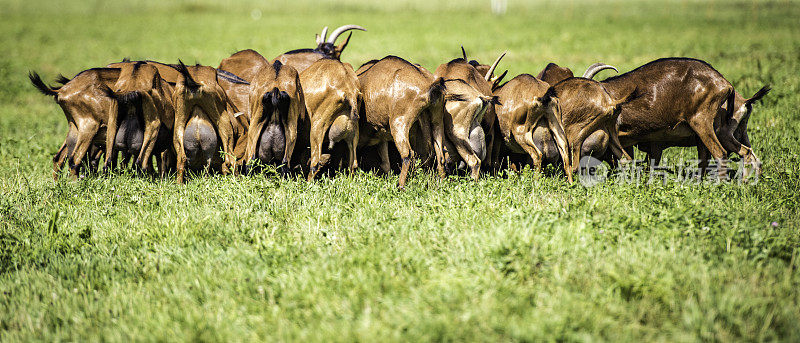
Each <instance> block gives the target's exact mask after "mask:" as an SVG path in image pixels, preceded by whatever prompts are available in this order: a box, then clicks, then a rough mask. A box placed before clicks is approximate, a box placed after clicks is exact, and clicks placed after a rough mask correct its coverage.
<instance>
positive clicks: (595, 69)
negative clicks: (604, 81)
mask: <svg viewBox="0 0 800 343" xmlns="http://www.w3.org/2000/svg"><path fill="white" fill-rule="evenodd" d="M605 69H613V70H614V71H615V72H618V73H619V70H617V68H614V66H610V65H608V64H604V63H595V64H592V65H590V66H589V68H586V71H585V72H583V77H584V78H587V79H591V78H593V77H594V76H595V75H597V73H599V72H601V71H603V70H605Z"/></svg>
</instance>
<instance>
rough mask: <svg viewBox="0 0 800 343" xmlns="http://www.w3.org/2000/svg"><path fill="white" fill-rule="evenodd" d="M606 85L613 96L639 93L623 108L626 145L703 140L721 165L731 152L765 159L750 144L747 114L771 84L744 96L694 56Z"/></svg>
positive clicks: (654, 65) (752, 160) (754, 161)
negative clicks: (744, 142)
mask: <svg viewBox="0 0 800 343" xmlns="http://www.w3.org/2000/svg"><path fill="white" fill-rule="evenodd" d="M603 85H604V87H605V88H606V89H607V90H608V91H609V92H610V93H611V94H612V95H613V96H617V97H618V96H620V95H619V94H624V93H633V94H634V95H635V96H634V98H633V99H632V100H631V101H629V102H627V103H625V104H623V105H622V107H621V112H620V118H619V132H620V141H621V142H622V145H623V146H626V147H628V146H632V145H637V144H638V145H640V146H645V145H649V144H651V143H655V144H657V146H658V147H659V150H662V149H664V148H666V147H669V146H682V145H683V146H685V145H695V144H696V145H698V146H700V145H701V144H699V143H697V142H698V141H699V142H700V143H702V147H703V148H705V149H707V151H708V152H709V153H710V154H711V156H712V157H713V158H714V159H715V160H716V161H717V165H718V166H719V168H720V169H721V170H724V168H725V166H724V163H723V161H722V159H723V158H725V157H726V156H727V155H728V154H729V153H736V154H738V155H739V156H742V158H743V159H744V162H746V163H752V164H753V165H754V166H756V167H757V168H758V167H759V164H760V161H759V160H758V157H756V155H755V154H754V153H753V150H752V149H751V148H750V146H749V137H747V134H746V129H747V119H748V118H749V115H750V112H751V110H752V103H753V102H754V101H756V100H758V99H761V98H762V97H763V96H764V95H766V94H767V92H768V91H769V87H768V86H767V87H764V88H762V89H761V90H760V91H758V92H757V93H756V94H755V95H754V96H753V97H752V98H750V99H744V98H743V97H741V96H737V94H736V92H735V91H734V88H733V86H732V85H731V83H730V82H728V80H726V79H725V78H724V77H723V76H722V74H720V73H719V72H718V71H717V70H716V69H714V68H713V67H712V66H711V65H710V64H708V63H707V62H704V61H701V60H697V59H691V58H664V59H659V60H655V61H653V62H650V63H647V64H645V65H643V66H641V67H639V68H637V69H635V70H633V71H630V72H627V73H625V74H622V75H618V76H615V77H612V78H609V79H606V80H605V81H603ZM737 99H738V101H737ZM723 108H724V110H721V109H723ZM742 140H746V141H747V142H746V144H743V143H742ZM653 153H655V151H653ZM700 153H701V157H704V158H703V160H704V161H703V162H702V163H703V166H702V167H704V165H707V157H708V156H707V155H706V156H702V155H703V150H702V149H701V150H700ZM658 155H660V153H659V154H658ZM756 172H760V169H756ZM721 175H723V173H721Z"/></svg>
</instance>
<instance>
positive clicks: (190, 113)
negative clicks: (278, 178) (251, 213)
mask: <svg viewBox="0 0 800 343" xmlns="http://www.w3.org/2000/svg"><path fill="white" fill-rule="evenodd" d="M178 70H179V72H180V73H181V76H180V78H179V79H178V83H177V85H176V87H175V92H174V95H173V102H174V104H175V129H174V134H173V144H174V146H175V152H176V154H177V170H178V175H177V182H178V183H183V182H184V173H185V168H186V165H187V162H188V163H189V165H190V166H191V167H194V168H196V167H198V166H203V167H205V168H208V167H210V166H211V164H212V159H213V158H214V155H215V154H216V153H217V151H218V149H219V147H221V148H222V151H223V153H224V158H223V159H222V161H221V163H220V169H221V171H222V173H223V174H228V173H231V172H235V171H236V169H235V168H236V158H235V156H236V154H235V151H234V142H235V140H236V137H235V135H236V133H237V132H236V130H235V128H234V126H235V125H236V124H237V123H240V122H239V121H238V120H237V119H236V118H234V113H236V112H238V111H237V109H236V108H235V105H233V103H232V102H231V101H230V99H228V97H227V95H226V94H225V91H224V90H223V89H222V87H221V86H220V85H219V83H218V81H217V71H216V70H215V69H214V68H212V67H207V66H191V67H186V66H185V65H183V63H182V62H181V63H180V65H179V67H178ZM187 133H188V134H187ZM240 135H241V134H240ZM187 156H188V158H187Z"/></svg>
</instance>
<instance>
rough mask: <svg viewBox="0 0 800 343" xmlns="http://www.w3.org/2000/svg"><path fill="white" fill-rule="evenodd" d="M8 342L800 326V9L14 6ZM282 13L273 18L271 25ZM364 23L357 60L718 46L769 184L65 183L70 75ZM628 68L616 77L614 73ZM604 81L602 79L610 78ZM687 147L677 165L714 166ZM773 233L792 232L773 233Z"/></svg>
mask: <svg viewBox="0 0 800 343" xmlns="http://www.w3.org/2000/svg"><path fill="white" fill-rule="evenodd" d="M3 7H4V11H3V12H2V14H0V46H3V47H4V49H3V54H0V79H2V80H3V83H2V86H0V292H2V293H0V340H1V341H62V340H68V341H129V340H137V341H166V340H169V341H252V340H261V341H276V340H280V341H287V340H297V341H300V340H303V341H307V340H311V341H354V340H360V341H401V340H402V341H444V340H448V341H465V340H469V341H534V340H536V341H538V340H558V341H597V340H599V341H711V340H713V341H740V340H747V341H761V340H764V341H797V340H800V324H798V323H800V293H798V286H800V273H798V268H797V267H798V254H799V253H800V249H799V248H800V231H798V224H800V221H799V219H800V215H799V214H798V213H799V211H798V207H799V206H798V205H800V198H799V197H798V191H800V190H799V188H800V182H798V177H799V176H800V168H798V166H799V165H800V158H798V149H800V143H798V136H799V134H800V124H799V123H800V121H799V120H800V115H799V114H798V111H797V108H798V106H800V95H798V94H800V92H798V90H800V89H799V88H800V75H798V73H797V71H798V70H800V59H798V56H799V55H800V23H798V21H797V18H798V16H800V3H797V2H794V1H768V2H767V1H731V2H728V1H725V2H723V1H709V2H694V1H669V2H663V3H658V4H656V3H651V2H644V1H612V2H604V3H603V4H596V3H594V2H588V1H568V2H552V1H536V2H530V3H522V4H520V3H516V2H510V4H509V11H508V13H507V14H506V15H504V16H494V15H491V14H490V13H487V12H488V9H489V4H488V2H486V3H484V2H483V1H472V0H471V1H464V2H458V3H456V2H439V1H419V0H406V1H393V2H391V3H386V4H384V3H374V4H362V3H361V2H359V1H355V0H347V1H341V2H326V3H323V4H321V5H320V4H316V3H315V2H312V1H307V0H298V1H291V2H276V3H272V4H267V3H262V2H257V1H247V2H242V3H239V2H236V3H234V2H227V3H218V2H212V1H205V0H195V1H188V0H187V1H176V2H163V1H161V2H155V1H127V2H124V3H116V2H91V1H89V2H69V1H65V2H56V3H53V2H50V1H33V2H32V1H21V0H6V1H4V5H3ZM259 13H260V15H259ZM348 23H357V24H360V25H363V26H365V27H366V28H367V29H369V32H365V33H362V32H357V33H354V35H353V38H352V40H351V44H350V46H349V47H348V49H347V50H346V51H345V53H344V56H343V59H344V60H345V61H346V62H349V63H351V64H353V65H354V66H355V65H358V64H360V63H362V62H365V61H367V60H369V59H372V58H377V57H382V56H384V55H386V54H396V55H399V56H403V57H406V58H408V59H409V60H411V61H414V62H418V63H421V64H423V65H424V66H425V67H427V68H429V69H431V70H432V69H435V67H436V66H437V65H438V64H440V63H443V62H446V61H448V60H449V59H451V58H453V57H455V56H458V54H459V53H460V51H459V48H458V47H459V45H461V44H463V45H464V46H465V47H466V48H467V51H468V53H469V55H470V57H472V58H477V59H479V60H482V61H491V60H493V59H494V58H495V57H496V55H497V54H498V53H500V52H501V51H503V50H508V51H509V54H508V56H507V57H506V58H505V60H504V61H503V63H502V67H503V68H507V69H509V70H510V71H509V73H510V75H515V74H519V73H523V72H528V73H533V74H535V73H537V72H538V71H539V70H540V69H541V68H542V67H544V65H545V64H546V63H547V62H550V61H556V62H558V63H559V64H561V65H565V66H568V67H570V68H572V69H573V70H576V71H577V72H581V71H582V70H583V68H584V67H585V66H587V65H589V64H591V63H593V62H597V61H603V62H605V63H610V64H613V65H615V66H617V67H619V68H620V70H630V69H632V68H634V67H636V66H638V65H641V64H643V63H646V62H648V61H650V60H652V59H655V58H658V57H664V56H691V57H698V58H702V59H705V60H707V61H709V62H710V63H711V64H712V65H714V66H715V67H716V68H717V69H718V70H720V71H721V72H722V73H723V74H724V75H725V76H726V77H727V78H728V79H729V80H730V81H731V82H732V83H733V84H734V85H735V86H736V88H737V89H738V90H740V91H741V92H743V93H744V94H746V95H750V94H752V93H754V92H755V91H756V90H757V89H758V88H760V87H761V85H763V84H765V83H770V84H772V85H773V91H772V93H770V94H769V95H768V96H767V97H766V98H765V100H764V101H763V103H762V104H760V105H757V106H756V109H755V112H754V114H753V117H752V119H751V124H750V134H751V140H752V141H753V144H754V148H755V152H756V154H757V155H758V156H759V157H760V158H761V159H762V161H763V162H764V168H763V169H764V175H763V176H762V177H761V178H760V179H759V182H758V183H756V184H754V185H738V184H714V183H703V184H693V185H686V184H679V183H668V184H666V185H662V184H650V185H647V184H639V185H634V184H617V183H613V182H607V183H603V184H601V185H598V186H595V187H591V188H584V187H581V186H580V185H578V184H575V185H570V184H568V183H566V181H565V180H562V179H559V178H554V177H546V176H543V175H539V174H534V173H531V172H530V171H526V172H524V173H523V174H521V175H512V176H510V177H508V178H501V177H491V176H489V177H485V178H482V179H481V180H479V181H477V182H471V181H469V180H468V179H465V178H457V177H450V178H448V179H446V180H442V181H440V180H438V179H437V178H435V177H434V176H433V175H430V174H427V173H424V172H417V173H416V174H414V175H413V177H412V178H411V182H410V184H409V185H408V186H407V190H406V191H405V192H401V191H397V190H396V189H395V184H396V181H397V179H396V176H390V177H388V178H384V177H379V176H375V175H372V174H369V173H364V172H359V173H356V174H354V175H343V176H338V177H335V178H333V179H323V180H320V181H317V182H314V183H307V182H304V181H301V180H280V179H276V178H274V177H271V176H269V175H257V176H253V177H238V178H234V177H223V176H218V177H210V178H202V179H193V180H191V181H190V182H189V183H188V184H187V185H185V186H178V185H175V184H174V183H173V182H172V180H166V181H151V180H144V179H139V178H133V177H131V176H130V175H121V176H118V177H113V178H87V179H84V180H81V181H69V180H62V181H59V182H53V181H52V179H51V178H50V166H51V163H50V159H51V157H52V154H53V153H54V152H55V151H56V150H57V148H58V147H59V145H60V143H61V142H62V140H63V137H64V134H65V133H66V125H65V120H64V117H63V114H62V113H61V110H60V109H59V108H58V107H57V106H56V105H55V104H54V103H53V102H52V100H51V99H48V98H46V97H43V96H41V95H40V94H38V93H36V92H35V90H34V89H33V87H31V86H30V85H29V84H28V82H27V80H26V74H27V71H28V70H30V69H33V70H36V71H39V72H41V73H42V74H43V75H44V76H45V77H46V78H47V79H52V78H53V77H54V76H55V75H56V74H57V73H64V74H65V75H72V74H75V73H77V72H78V71H80V70H82V69H85V68H89V67H94V66H101V65H105V64H107V63H110V62H113V61H118V60H120V59H121V58H122V57H126V56H130V57H131V58H134V59H137V58H151V59H156V60H162V61H166V62H174V61H176V60H177V59H178V58H181V59H183V60H184V61H189V62H194V61H195V60H196V61H198V62H201V63H205V64H210V65H216V64H217V63H219V61H220V60H221V59H222V58H224V57H226V56H228V55H230V54H231V53H233V52H235V51H236V50H238V49H244V48H254V49H256V50H258V51H260V52H261V53H262V54H264V55H265V56H268V57H271V56H275V55H278V54H279V53H281V52H283V51H286V50H290V49H293V48H298V47H308V46H310V45H311V44H312V43H313V34H314V33H316V32H318V31H319V30H320V28H321V27H322V26H325V25H328V26H332V27H333V26H338V25H342V24H348ZM603 75H606V74H603ZM601 78H602V76H601ZM694 156H695V152H694V151H693V149H680V148H675V149H672V150H669V151H668V154H667V156H666V158H667V159H668V160H672V161H677V160H679V159H681V158H693V157H694ZM773 223H774V225H773Z"/></svg>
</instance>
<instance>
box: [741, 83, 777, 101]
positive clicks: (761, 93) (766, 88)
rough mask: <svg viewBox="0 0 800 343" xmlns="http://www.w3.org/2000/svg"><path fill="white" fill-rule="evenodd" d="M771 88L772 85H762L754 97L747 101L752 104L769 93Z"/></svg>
mask: <svg viewBox="0 0 800 343" xmlns="http://www.w3.org/2000/svg"><path fill="white" fill-rule="evenodd" d="M770 90H772V87H770V85H766V86H764V87H761V89H759V90H758V92H756V94H753V97H752V98H750V99H747V100H745V103H746V104H748V105H750V104H752V103H754V102H756V101H759V100H761V98H763V97H764V96H765V95H767V93H769V91H770Z"/></svg>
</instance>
